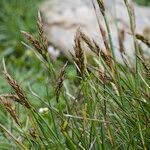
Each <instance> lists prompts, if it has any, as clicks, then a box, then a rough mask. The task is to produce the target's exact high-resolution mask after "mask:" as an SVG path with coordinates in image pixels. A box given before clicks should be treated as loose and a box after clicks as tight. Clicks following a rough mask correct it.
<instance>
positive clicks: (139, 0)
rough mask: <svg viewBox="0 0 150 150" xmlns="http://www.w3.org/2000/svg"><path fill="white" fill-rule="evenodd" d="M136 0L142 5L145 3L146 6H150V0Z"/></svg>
mask: <svg viewBox="0 0 150 150" xmlns="http://www.w3.org/2000/svg"><path fill="white" fill-rule="evenodd" d="M135 2H137V3H138V4H140V5H145V6H149V5H150V1H149V0H135Z"/></svg>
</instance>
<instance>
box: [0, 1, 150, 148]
mask: <svg viewBox="0 0 150 150" xmlns="http://www.w3.org/2000/svg"><path fill="white" fill-rule="evenodd" d="M97 2H98V5H99V8H100V12H101V13H102V15H103V16H104V20H105V25H106V29H107V30H106V31H104V29H103V28H102V26H101V25H100V24H99V27H100V31H101V34H102V37H103V42H104V44H105V49H104V50H103V49H101V48H100V46H99V45H98V43H96V42H95V41H93V40H91V39H90V38H89V37H88V36H86V35H85V34H84V33H82V31H80V30H78V31H77V33H76V36H75V45H74V51H75V52H74V54H72V56H73V61H74V64H75V66H76V67H77V71H78V74H77V77H75V79H74V80H73V81H72V80H70V79H69V77H68V76H67V73H68V72H67V64H64V66H63V67H62V68H61V71H60V72H59V73H58V71H57V70H56V69H55V63H54V62H52V61H51V59H50V57H49V56H48V55H47V40H46V37H45V35H44V29H43V26H42V24H41V19H40V18H39V19H38V34H39V37H38V38H37V37H36V38H35V37H33V36H32V35H31V34H29V33H27V32H23V34H24V35H25V37H26V38H27V39H28V41H29V43H30V44H31V45H32V46H33V47H34V48H35V51H36V52H37V53H38V54H39V55H40V56H41V57H42V58H43V59H39V60H40V61H41V63H42V64H43V66H44V68H45V72H46V73H47V80H46V81H47V84H45V89H46V94H45V96H44V97H40V96H39V94H38V93H36V91H35V92H34V91H33V90H32V89H31V87H30V92H31V94H32V95H34V99H37V100H40V101H41V102H42V104H43V105H42V107H44V108H43V111H38V108H40V107H41V106H39V107H38V108H36V107H35V106H34V105H33V104H32V103H31V101H32V99H30V98H28V97H29V95H30V94H29V91H28V92H24V90H23V89H22V88H21V87H20V85H19V84H18V83H17V82H16V80H14V79H13V78H12V77H11V76H10V75H9V74H8V72H7V71H6V67H5V65H4V75H5V78H6V80H7V81H8V83H9V84H10V85H11V87H12V88H13V89H14V92H15V93H14V94H12V93H10V94H3V95H1V96H0V101H1V104H2V105H3V106H4V107H5V108H6V110H7V111H8V112H9V114H10V116H11V117H10V119H11V118H12V119H13V120H15V123H14V124H13V126H14V127H13V129H12V130H9V128H8V127H7V128H8V129H7V128H6V127H4V126H3V125H2V124H0V129H2V130H3V131H4V132H5V133H7V134H8V135H9V137H11V138H12V139H13V140H14V141H15V143H16V144H15V146H14V145H13V146H14V147H16V146H18V147H17V148H19V147H20V148H22V149H71V150H75V149H83V150H84V149H90V150H92V149H93V150H95V149H144V150H148V149H149V148H150V147H149V145H150V138H149V137H150V117H149V116H150V112H149V108H150V102H149V99H150V79H149V74H150V64H149V61H148V59H147V58H145V55H144V51H143V49H142V48H141V47H140V43H139V42H138V40H140V41H142V42H143V43H145V45H147V46H148V47H149V44H148V43H149V41H148V40H146V38H145V37H144V36H143V35H140V36H139V35H138V34H136V30H135V29H134V27H135V24H134V13H133V9H131V6H130V3H128V1H127V0H125V3H126V6H127V9H128V12H129V17H130V23H131V34H132V35H133V38H134V44H135V57H136V60H135V63H134V64H133V65H129V63H128V62H130V60H129V59H128V57H124V56H126V53H125V47H124V45H123V42H124V31H123V30H121V31H119V33H118V38H119V46H120V52H121V53H122V58H123V59H124V64H120V63H119V62H117V59H116V57H115V55H114V47H113V43H112V40H111V34H110V28H109V24H108V21H107V14H106V12H105V6H104V3H103V1H102V0H98V1H97ZM93 5H94V6H95V3H93ZM96 13H97V12H96ZM137 39H138V40H137ZM83 43H84V44H86V45H87V46H88V48H89V49H90V50H91V52H93V54H95V55H96V57H94V60H95V62H96V64H95V66H93V65H91V64H88V61H86V53H85V51H84V48H83V45H82V44H83ZM147 57H148V58H149V56H147ZM38 58H39V56H38ZM43 60H44V61H43ZM50 81H51V82H50ZM62 87H63V88H62ZM50 88H52V89H53V90H51V91H53V92H49V89H50ZM4 98H5V99H7V101H11V100H13V102H14V105H16V103H15V102H17V104H19V107H21V109H25V114H24V115H25V116H26V117H25V118H26V119H25V121H23V120H21V119H20V117H18V116H19V114H18V111H17V110H16V111H14V110H13V109H12V106H11V104H10V103H7V101H6V102H5V99H4ZM18 109H19V108H18ZM40 110H41V108H40ZM18 118H19V121H18ZM18 122H19V124H18ZM20 124H21V125H20ZM18 137H19V139H20V140H18ZM7 138H8V137H7Z"/></svg>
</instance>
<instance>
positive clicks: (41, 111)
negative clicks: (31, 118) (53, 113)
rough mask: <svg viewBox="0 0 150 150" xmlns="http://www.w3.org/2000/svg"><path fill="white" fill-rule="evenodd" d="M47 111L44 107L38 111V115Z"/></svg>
mask: <svg viewBox="0 0 150 150" xmlns="http://www.w3.org/2000/svg"><path fill="white" fill-rule="evenodd" d="M47 111H48V108H47V107H45V108H40V109H39V113H41V114H42V113H45V112H47Z"/></svg>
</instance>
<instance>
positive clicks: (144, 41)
mask: <svg viewBox="0 0 150 150" xmlns="http://www.w3.org/2000/svg"><path fill="white" fill-rule="evenodd" d="M135 36H136V38H137V39H138V40H140V41H141V42H143V43H145V44H146V45H147V46H148V47H149V48H150V41H149V40H148V39H146V38H145V37H144V36H143V35H141V34H138V33H136V35H135Z"/></svg>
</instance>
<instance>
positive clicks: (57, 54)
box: [48, 46, 60, 60]
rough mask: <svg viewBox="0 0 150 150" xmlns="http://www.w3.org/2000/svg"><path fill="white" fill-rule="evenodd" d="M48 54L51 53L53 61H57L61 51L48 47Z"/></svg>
mask: <svg viewBox="0 0 150 150" xmlns="http://www.w3.org/2000/svg"><path fill="white" fill-rule="evenodd" d="M48 52H49V53H50V55H51V57H52V59H53V60H56V59H57V57H58V56H59V55H60V51H59V50H58V49H55V48H54V47H53V46H49V47H48Z"/></svg>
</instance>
